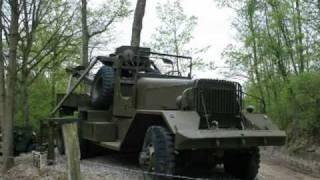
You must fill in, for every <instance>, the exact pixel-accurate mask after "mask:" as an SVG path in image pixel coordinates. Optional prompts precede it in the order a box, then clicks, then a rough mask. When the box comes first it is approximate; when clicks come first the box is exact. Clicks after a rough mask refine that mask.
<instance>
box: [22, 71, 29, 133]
mask: <svg viewBox="0 0 320 180" xmlns="http://www.w3.org/2000/svg"><path fill="white" fill-rule="evenodd" d="M21 75H22V78H21V79H22V84H21V88H22V97H21V99H22V107H23V108H22V112H23V113H22V116H23V117H22V118H23V122H24V126H25V127H27V126H29V124H30V123H29V115H30V113H29V93H28V79H27V77H28V73H27V72H25V71H24V70H22V72H21Z"/></svg>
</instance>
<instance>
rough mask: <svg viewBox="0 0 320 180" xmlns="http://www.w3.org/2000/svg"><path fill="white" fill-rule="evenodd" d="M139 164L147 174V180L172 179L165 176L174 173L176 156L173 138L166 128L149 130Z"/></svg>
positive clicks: (150, 128) (159, 127)
mask: <svg viewBox="0 0 320 180" xmlns="http://www.w3.org/2000/svg"><path fill="white" fill-rule="evenodd" d="M139 163H140V165H141V167H142V169H143V171H145V172H146V174H144V178H145V179H152V180H158V179H170V178H167V177H164V176H163V175H164V174H167V175H171V174H173V173H174V168H175V156H174V145H173V138H172V136H171V135H170V132H169V131H168V130H167V129H166V128H164V127H161V126H151V127H149V128H148V130H147V132H146V134H145V137H144V142H143V146H142V150H141V152H140V156H139ZM161 174H162V175H161Z"/></svg>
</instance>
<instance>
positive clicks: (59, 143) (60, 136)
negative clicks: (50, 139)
mask: <svg viewBox="0 0 320 180" xmlns="http://www.w3.org/2000/svg"><path fill="white" fill-rule="evenodd" d="M56 143H57V149H58V152H59V154H60V155H65V148H64V140H63V134H62V130H59V131H58V134H57V139H56Z"/></svg>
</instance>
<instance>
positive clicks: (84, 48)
mask: <svg viewBox="0 0 320 180" xmlns="http://www.w3.org/2000/svg"><path fill="white" fill-rule="evenodd" d="M87 21H88V19H87V0H81V28H82V43H81V63H82V65H83V66H87V65H88V48H89V38H90V37H89V36H90V35H89V30H88V22H87Z"/></svg>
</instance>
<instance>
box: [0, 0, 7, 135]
mask: <svg viewBox="0 0 320 180" xmlns="http://www.w3.org/2000/svg"><path fill="white" fill-rule="evenodd" d="M2 4H3V0H0V15H1V16H2ZM2 29H3V26H2V18H0V39H1V43H0V130H1V131H2V129H1V128H2V121H3V119H4V116H5V115H4V113H5V109H4V107H5V95H6V94H5V88H4V87H5V86H4V83H5V80H4V74H5V73H4V57H3V46H2Z"/></svg>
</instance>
